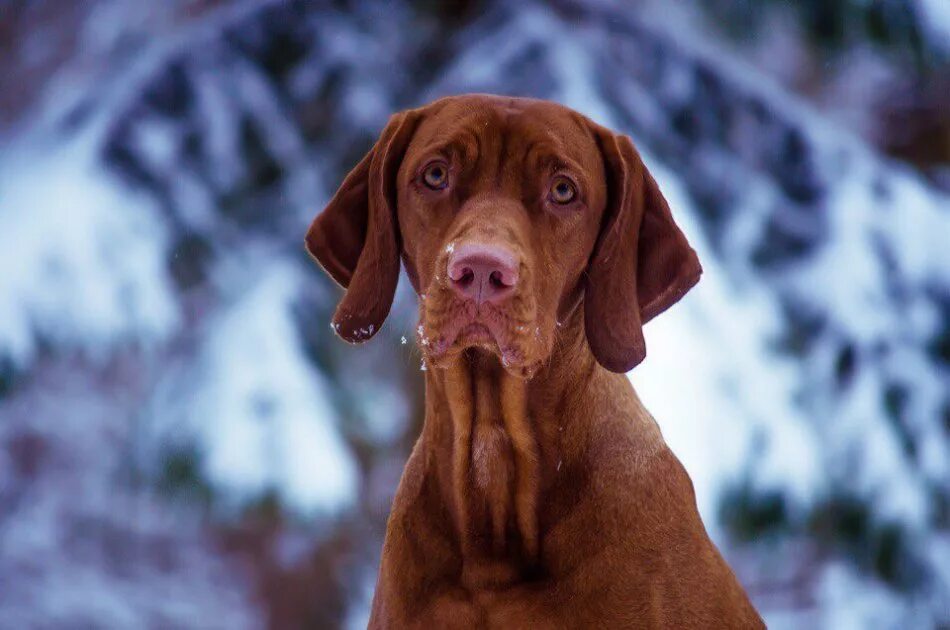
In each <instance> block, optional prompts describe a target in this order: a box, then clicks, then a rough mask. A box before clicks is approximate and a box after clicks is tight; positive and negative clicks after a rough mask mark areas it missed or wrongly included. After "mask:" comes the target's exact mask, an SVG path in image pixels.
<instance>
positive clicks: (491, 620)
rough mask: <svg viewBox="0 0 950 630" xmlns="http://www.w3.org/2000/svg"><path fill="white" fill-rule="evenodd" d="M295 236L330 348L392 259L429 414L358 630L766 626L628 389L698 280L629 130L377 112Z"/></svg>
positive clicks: (507, 117)
mask: <svg viewBox="0 0 950 630" xmlns="http://www.w3.org/2000/svg"><path fill="white" fill-rule="evenodd" d="M305 240H306V247H307V250H308V251H309V252H310V254H311V255H312V256H313V257H314V258H315V259H316V260H317V261H318V262H319V263H320V265H321V266H322V267H323V268H324V269H325V270H326V271H327V273H329V275H330V276H331V277H332V278H333V279H334V280H335V281H336V282H337V283H339V284H340V285H341V286H342V287H344V288H345V289H346V291H345V293H344V295H343V297H342V299H341V301H340V303H339V305H338V307H337V310H336V312H335V315H334V317H333V321H332V324H331V326H332V328H333V329H334V330H335V331H336V332H337V334H339V336H340V337H342V338H343V339H344V340H346V341H349V342H362V341H366V340H367V339H369V338H371V337H372V336H373V335H374V334H375V333H376V332H377V331H378V330H379V329H380V327H381V326H382V324H383V321H384V320H385V318H386V316H387V314H388V312H389V309H390V307H391V304H392V301H393V295H394V292H395V289H396V284H397V281H398V277H399V270H400V260H401V261H402V265H403V266H404V267H405V270H406V275H407V276H408V278H409V281H410V282H411V283H412V286H413V288H414V289H415V291H416V293H417V294H418V296H419V304H420V308H419V310H420V320H419V326H418V335H417V337H418V339H417V341H418V344H419V349H420V351H421V353H422V356H423V360H424V362H425V365H426V366H427V368H428V369H427V370H426V371H425V387H426V401H425V423H424V426H423V429H422V433H421V435H420V437H419V439H418V441H417V442H416V444H415V447H414V448H413V450H412V454H411V455H410V457H409V460H408V462H407V464H406V468H405V471H404V473H403V476H402V479H401V481H400V483H399V487H398V489H397V491H396V495H395V498H394V500H393V505H392V511H391V514H390V517H389V521H388V526H387V531H386V537H385V542H384V545H383V551H382V562H381V566H380V569H379V576H378V581H377V585H376V591H375V596H374V599H373V604H372V611H371V617H370V622H369V627H370V628H374V629H376V628H380V629H382V628H386V629H389V628H426V629H429V630H431V629H433V628H588V627H589V628H641V627H642V628H660V627H662V628H700V627H701V628H761V627H764V625H763V623H762V620H761V618H760V617H759V615H758V614H757V612H756V610H755V609H754V607H753V606H752V604H751V603H750V601H749V598H748V596H747V595H746V593H745V591H744V590H743V588H742V587H741V586H740V584H739V582H738V580H737V579H736V577H735V575H734V574H733V572H732V571H731V570H730V568H729V567H728V566H727V564H726V563H725V561H724V560H723V558H722V556H721V555H720V553H719V551H718V550H717V549H716V547H715V546H714V544H713V543H712V542H711V541H710V539H709V536H708V535H707V533H706V530H705V528H704V526H703V524H702V521H701V520H700V516H699V513H698V512H697V509H696V499H695V495H694V492H693V487H692V482H691V481H690V479H689V477H688V475H687V473H686V471H685V470H684V468H683V466H682V464H680V462H679V461H678V460H677V458H676V457H675V456H674V455H673V453H672V452H671V451H670V449H669V448H668V447H667V446H666V444H665V443H664V441H663V437H662V435H661V433H660V429H659V427H658V425H657V423H656V421H655V420H654V419H653V418H652V416H651V415H650V414H649V413H648V412H647V410H646V409H645V408H644V407H643V405H642V404H641V402H640V400H639V399H638V397H637V395H636V393H635V392H634V389H633V387H632V385H631V384H630V382H629V380H628V379H627V378H626V377H625V376H624V373H625V372H627V371H629V370H631V369H633V368H634V367H635V366H636V365H637V364H639V363H640V362H641V361H642V360H643V359H644V357H645V355H646V347H645V343H644V339H643V332H642V327H643V324H645V323H646V322H648V321H649V320H650V319H652V318H654V317H656V316H657V315H659V314H660V313H662V312H663V311H664V310H666V309H667V308H669V307H670V306H671V305H672V304H674V303H675V302H676V301H678V300H679V299H680V298H681V297H682V296H683V295H684V294H685V293H686V292H687V291H688V290H689V289H690V288H692V286H693V285H694V284H695V283H696V282H697V281H698V280H699V277H700V274H701V267H700V264H699V260H698V258H697V256H696V254H695V252H694V251H693V250H692V248H691V247H690V246H689V244H688V242H687V240H686V238H685V236H684V235H683V233H682V232H681V231H680V230H679V228H678V227H677V226H676V224H675V223H674V221H673V217H672V215H671V212H670V208H669V206H668V204H667V202H666V200H665V199H664V197H663V195H662V194H661V193H660V190H659V188H658V187H657V184H656V182H655V181H654V179H653V177H652V176H651V174H650V173H649V171H648V170H647V169H646V167H645V166H644V164H643V161H642V160H641V159H640V156H639V154H638V153H637V151H636V149H635V148H634V145H633V143H632V142H631V141H630V139H629V138H627V137H626V136H622V135H618V134H616V133H614V132H612V131H610V130H609V129H607V128H605V127H602V126H600V125H599V124H597V123H595V122H593V121H591V120H589V119H588V118H586V117H585V116H583V115H581V114H579V113H577V112H575V111H572V110H570V109H568V108H566V107H563V106H560V105H557V104H555V103H551V102H547V101H542V100H534V99H527V98H511V97H504V96H493V95H477V94H476V95H463V96H454V97H448V98H443V99H441V100H438V101H435V102H433V103H431V104H429V105H427V106H424V107H420V108H418V109H412V110H408V111H404V112H401V113H397V114H395V115H393V116H392V117H391V118H390V120H389V122H388V123H387V125H386V127H385V129H384V130H383V132H382V134H381V135H380V137H379V139H378V140H377V142H376V143H375V145H374V146H373V147H372V149H371V150H370V151H369V153H367V154H366V156H365V157H364V158H363V159H362V160H361V161H360V162H359V164H357V165H356V167H355V168H354V169H353V170H352V171H351V172H350V173H349V175H347V177H346V178H345V179H344V181H343V183H342V185H341V186H340V188H339V190H338V191H337V192H336V194H335V195H334V196H333V198H332V199H331V201H330V202H329V204H328V205H327V207H326V208H325V209H324V210H323V212H322V213H320V214H319V215H318V216H317V217H316V219H314V221H313V223H312V224H311V226H310V229H309V231H308V233H307V236H306V239H305ZM687 369H688V367H687V366H684V372H685V370H687Z"/></svg>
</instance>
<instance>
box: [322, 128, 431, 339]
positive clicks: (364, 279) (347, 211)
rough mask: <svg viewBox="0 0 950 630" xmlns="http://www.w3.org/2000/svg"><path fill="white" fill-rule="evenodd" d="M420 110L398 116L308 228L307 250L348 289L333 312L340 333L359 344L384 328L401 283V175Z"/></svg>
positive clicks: (337, 330) (335, 326) (335, 324)
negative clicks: (398, 181) (398, 190)
mask: <svg viewBox="0 0 950 630" xmlns="http://www.w3.org/2000/svg"><path fill="white" fill-rule="evenodd" d="M419 119H420V113H419V111H418V110H409V111H406V112H401V113H399V114H394V115H393V116H392V117H391V118H390V119H389V122H388V123H387V124H386V128H385V129H384V130H383V132H382V134H381V135H380V137H379V140H377V141H376V144H375V145H374V146H373V148H372V149H370V151H369V153H367V154H366V156H365V157H363V159H362V160H360V163H359V164H357V165H356V166H355V167H354V168H353V170H352V171H350V173H349V175H347V176H346V179H344V180H343V183H342V184H341V185H340V188H339V190H337V191H336V194H335V195H334V196H333V199H331V200H330V203H328V204H327V207H326V208H324V210H323V212H321V213H320V214H318V215H317V217H316V218H315V219H314V220H313V223H312V224H311V225H310V229H309V230H308V232H307V238H306V245H307V251H308V252H310V254H311V255H312V256H313V257H314V258H315V259H316V260H317V262H319V263H320V265H321V266H322V267H323V268H324V269H326V271H327V273H329V274H330V275H331V276H332V277H333V279H334V280H336V281H337V282H338V283H339V284H340V285H341V286H342V287H344V288H345V289H346V294H345V295H344V296H343V299H342V300H340V303H339V305H337V308H336V313H335V314H334V316H333V322H332V325H333V329H334V330H335V331H336V332H337V334H338V335H340V337H342V338H343V339H345V340H347V341H349V342H351V343H357V342H360V341H366V340H367V339H369V338H370V337H372V336H373V335H375V334H376V332H377V331H379V329H380V327H381V326H382V325H383V322H384V321H385V320H386V316H387V315H389V309H390V307H391V306H392V303H393V296H394V295H395V292H396V284H397V283H398V281H399V234H398V221H397V219H396V173H397V172H398V170H399V166H400V164H401V163H402V158H403V156H404V155H405V152H406V148H407V147H408V146H409V141H410V140H411V139H412V135H413V133H414V132H415V128H416V126H417V125H418V122H419Z"/></svg>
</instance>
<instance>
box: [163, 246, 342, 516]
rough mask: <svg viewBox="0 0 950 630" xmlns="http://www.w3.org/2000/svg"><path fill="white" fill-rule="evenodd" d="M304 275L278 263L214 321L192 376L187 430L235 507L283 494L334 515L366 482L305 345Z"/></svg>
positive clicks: (300, 505)
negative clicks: (296, 314) (295, 309)
mask: <svg viewBox="0 0 950 630" xmlns="http://www.w3.org/2000/svg"><path fill="white" fill-rule="evenodd" d="M297 273H298V271H297V268H296V267H295V266H294V265H292V264H291V263H289V262H283V261H278V262H274V263H271V264H270V266H269V267H267V268H265V269H264V270H262V271H261V272H260V275H259V276H258V277H257V278H256V279H255V280H254V282H253V285H252V286H251V287H250V288H249V289H248V290H246V291H245V292H242V294H241V295H240V296H239V298H238V300H237V301H236V303H234V304H233V305H232V306H231V307H230V308H228V309H226V310H225V311H224V312H223V314H222V315H221V317H220V318H219V319H217V320H216V321H214V322H213V323H212V324H211V330H210V336H209V338H208V340H207V342H206V344H205V346H204V347H203V349H202V351H201V355H200V357H199V359H198V362H197V366H198V368H197V371H198V374H195V375H193V376H189V377H188V379H187V380H188V381H189V383H188V385H189V386H191V388H192V389H190V390H189V392H188V393H187V399H186V400H185V401H184V404H185V405H186V406H187V408H186V409H184V410H183V413H184V414H185V417H186V423H187V426H186V427H185V431H187V432H190V433H193V434H194V437H195V438H196V439H197V444H198V448H199V452H200V453H201V461H202V465H203V467H204V470H205V472H206V473H207V476H208V479H209V481H210V482H211V483H212V485H213V486H215V487H216V488H218V489H219V490H220V491H221V493H222V495H223V496H225V497H229V501H230V502H232V503H233V504H234V505H235V506H241V505H245V504H246V503H247V502H248V501H253V500H255V499H260V498H261V497H263V496H264V495H265V494H266V493H268V492H273V493H275V494H276V495H278V496H279V497H280V498H281V499H282V500H283V501H285V502H286V504H287V505H288V506H289V507H290V508H292V509H294V510H296V511H298V512H300V513H301V514H304V515H311V514H314V513H318V512H322V513H333V512H336V511H339V510H341V509H343V508H345V507H348V506H349V505H351V504H352V502H353V500H354V499H355V496H356V488H357V483H358V480H359V478H358V473H357V470H356V467H355V464H354V462H353V459H352V456H351V454H350V452H349V449H348V448H347V447H346V445H345V443H344V442H343V440H342V438H341V436H340V433H339V428H338V427H336V426H335V419H336V417H337V414H336V411H335V410H334V409H333V407H332V405H331V404H330V400H329V394H328V392H327V390H326V385H325V383H324V381H323V377H322V376H321V375H320V374H319V373H318V372H316V371H315V370H314V369H313V367H312V366H311V364H310V363H309V362H308V361H307V358H306V357H305V356H304V354H303V352H302V350H301V347H300V344H299V338H298V334H297V330H296V327H295V326H296V324H295V322H294V320H293V319H292V317H291V312H290V307H291V304H292V302H293V300H294V299H295V298H296V295H297V293H296V291H297V287H298V286H299V279H298V276H297ZM175 398H176V399H179V396H178V395H176V396H175ZM161 414H162V411H161V410H159V411H157V412H156V415H159V416H160V415H161ZM159 422H160V423H161V419H160V418H159Z"/></svg>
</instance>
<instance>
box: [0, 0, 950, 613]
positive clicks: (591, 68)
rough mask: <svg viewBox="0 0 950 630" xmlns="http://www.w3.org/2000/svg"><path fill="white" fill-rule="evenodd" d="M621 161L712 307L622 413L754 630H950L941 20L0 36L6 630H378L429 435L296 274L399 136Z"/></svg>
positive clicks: (318, 294) (749, 17) (387, 349)
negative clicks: (456, 96)
mask: <svg viewBox="0 0 950 630" xmlns="http://www.w3.org/2000/svg"><path fill="white" fill-rule="evenodd" d="M468 91H488V92H499V93H506V94H517V95H530V96H536V97H543V98H548V99H553V100H556V101H559V102H561V103H563V104H565V105H568V106H570V107H573V108H576V109H578V110H580V111H582V112H584V113H586V114H588V115H590V116H591V117H593V118H594V119H596V120H598V121H599V122H601V123H603V124H606V125H608V126H611V127H613V128H615V129H617V130H620V131H623V132H626V133H629V134H630V135H631V136H632V137H633V138H634V140H635V141H636V142H637V144H638V145H639V146H640V148H641V149H642V151H643V153H644V156H645V159H646V160H647V162H648V163H649V165H650V167H651V169H652V170H653V172H654V174H655V175H656V177H657V179H658V180H659V182H660V185H661V188H662V189H663V190H664V192H665V193H666V195H667V197H668V199H669V201H670V203H671V205H672V207H673V210H674V215H675V216H676V218H677V220H678V221H679V223H680V224H681V226H682V227H683V228H684V230H685V231H686V232H687V233H688V235H689V237H690V239H691V242H692V243H693V245H694V247H695V248H696V249H697V251H698V252H699V254H700V258H701V259H702V261H703V265H704V267H705V270H706V272H705V275H704V277H703V280H702V282H701V283H700V284H699V286H698V287H697V288H696V289H694V290H693V291H692V292H691V293H690V294H689V295H688V296H687V298H686V299H684V300H683V301H682V302H681V303H680V304H678V305H677V306H676V307H675V308H673V309H672V310H671V311H669V312H667V313H666V314H665V315H663V316H662V317H660V318H658V320H656V321H655V322H652V323H651V324H650V325H649V326H647V330H646V335H647V345H648V349H649V354H648V357H647V360H646V362H645V363H644V364H643V365H641V366H640V367H638V368H637V369H636V370H634V371H633V372H632V373H631V374H630V379H631V380H632V381H633V383H634V385H635V386H636V388H637V390H638V391H639V392H640V394H641V396H642V397H643V398H644V400H645V402H646V404H647V406H648V407H649V408H650V409H651V410H652V412H653V413H654V415H655V416H656V417H657V419H658V420H659V422H660V425H661V427H662V429H663V432H664V434H665V436H666V438H667V440H668V442H669V443H670V445H671V446H672V448H673V450H674V452H676V454H677V455H678V456H679V457H680V458H681V459H682V460H683V462H684V464H685V465H686V468H687V469H688V470H689V472H690V474H691V476H692V478H693V482H694V484H695V487H696V491H697V497H698V502H699V507H700V510H701V512H702V516H703V518H704V520H705V522H706V524H707V527H708V528H709V530H710V533H711V535H712V536H713V538H714V539H715V541H716V543H717V544H718V545H719V546H720V548H721V549H722V550H723V553H724V554H725V556H726V557H727V559H728V560H729V562H730V564H731V565H732V566H733V567H734V568H735V570H736V572H737V574H738V575H739V577H740V579H741V581H742V582H743V583H744V584H745V586H746V587H747V588H748V590H749V592H750V594H751V597H752V599H753V601H754V602H755V604H756V605H757V606H758V607H759V609H760V610H761V611H762V613H763V615H764V616H765V618H766V620H767V621H768V622H769V624H770V626H771V627H775V628H785V627H787V628H852V627H854V628H861V627H873V628H950V193H948V191H950V2H947V0H801V1H798V2H795V1H784V0H783V1H779V0H771V1H770V0H763V1H759V2H750V1H748V0H708V1H702V2H701V1H699V0H655V1H647V0H644V1H642V2H638V3H627V2H620V1H619V0H618V1H616V2H614V1H610V0H589V1H583V0H558V1H556V2H551V3H542V2H536V1H532V0H528V1H514V0H512V1H511V2H505V1H503V0H451V1H448V2H435V1H432V0H414V1H412V2H403V3H397V2H383V1H377V0H332V1H331V0H307V1H302V0H300V1H286V2H274V1H268V2H265V1H261V0H250V1H242V2H225V1H221V0H173V1H168V2H149V1H147V0H138V1H136V0H86V1H83V2H66V1H60V0H36V1H33V2H27V1H22V0H20V1H18V0H0V261H2V262H0V627H2V628H18V629H19V628H178V627H181V628H259V627H272V628H360V627H365V623H366V619H367V615H368V605H369V601H370V598H371V596H372V590H373V585H374V581H375V574H376V568H377V562H378V557H379V552H380V545H381V537H382V534H383V531H384V525H385V519H386V515H387V513H388V509H389V505H390V501H391V497H392V494H393V490H394V488H395V484H396V482H397V480H398V478H399V474H400V472H401V470H402V466H403V463H404V461H405V458H406V456H407V454H408V452H409V449H410V447H411V445H412V443H413V442H414V440H415V438H416V436H417V435H418V432H419V427H420V421H421V418H422V411H421V404H420V402H421V395H422V392H421V377H420V374H419V368H420V361H419V356H418V353H417V352H416V350H415V349H414V348H413V346H412V343H409V344H403V343H402V342H401V338H402V337H403V336H405V337H406V338H408V339H412V338H413V335H412V334H411V331H412V330H413V329H414V322H415V318H416V312H415V309H416V306H415V299H414V296H413V295H412V293H411V290H410V288H409V286H408V283H407V282H402V283H401V285H400V289H399V293H398V297H397V303H396V305H395V308H394V312H393V314H392V316H391V317H390V319H389V321H388V322H387V324H386V326H385V327H384V329H383V330H382V332H381V333H380V334H379V335H378V336H377V337H376V338H375V339H374V340H373V341H372V342H371V343H369V344H367V345H365V346H362V347H360V348H353V347H348V346H346V345H345V344H343V343H342V342H341V341H340V340H338V339H337V338H335V337H334V336H333V335H332V334H331V331H330V329H329V328H328V325H327V324H328V322H329V317H330V313H331V312H332V310H333V308H334V306H335V303H336V300H337V299H338V297H339V294H340V292H339V290H338V289H337V288H336V287H335V286H334V285H333V284H332V282H331V281H330V280H329V279H328V278H327V277H326V276H325V275H324V274H323V273H321V272H320V271H319V270H318V269H317V267H316V266H315V265H314V264H313V263H312V262H311V261H310V260H309V259H308V257H307V256H306V255H305V253H304V251H303V247H302V244H303V235H304V232H305V229H306V226H307V225H308V223H309V221H310V220H311V219H312V217H313V216H314V215H315V213H316V212H318V211H319V210H320V209H321V208H322V206H323V204H324V202H325V201H326V200H327V198H328V196H329V195H330V194H332V192H333V191H334V190H335V188H336V186H337V185H338V183H339V182H340V181H341V179H342V177H343V175H344V174H345V173H346V172H347V171H348V170H349V168H350V167H351V166H353V165H354V164H355V163H356V162H357V160H358V159H359V158H360V157H361V156H362V154H363V153H364V152H365V151H366V150H367V148H368V147H369V146H370V145H371V143H372V142H373V140H374V138H375V134H376V133H378V131H379V130H380V129H381V127H382V125H383V124H384V122H385V120H386V118H387V116H388V115H389V114H390V113H391V112H393V111H395V110H399V109H402V108H407V107H413V106H416V105H419V104H422V103H425V102H427V101H429V100H431V99H433V98H436V97H438V96H441V95H445V94H452V93H458V92H468Z"/></svg>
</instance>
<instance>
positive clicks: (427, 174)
mask: <svg viewBox="0 0 950 630" xmlns="http://www.w3.org/2000/svg"><path fill="white" fill-rule="evenodd" d="M422 181H423V183H425V185H426V186H428V187H429V188H431V189H432V190H442V189H443V188H445V187H446V186H447V185H448V183H449V168H448V166H446V164H445V163H444V162H433V163H432V164H429V165H428V166H426V167H425V170H423V171H422Z"/></svg>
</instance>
